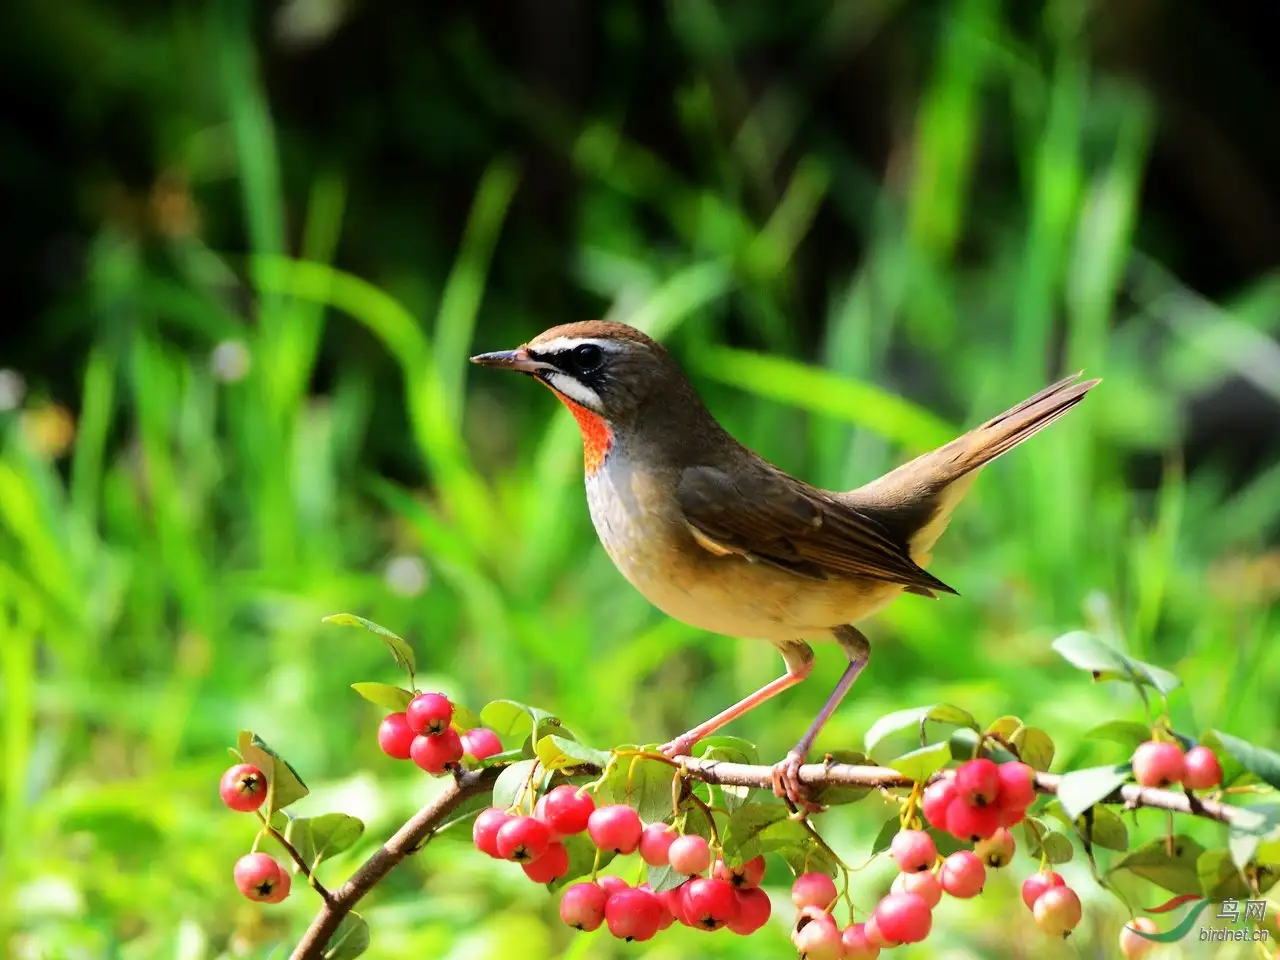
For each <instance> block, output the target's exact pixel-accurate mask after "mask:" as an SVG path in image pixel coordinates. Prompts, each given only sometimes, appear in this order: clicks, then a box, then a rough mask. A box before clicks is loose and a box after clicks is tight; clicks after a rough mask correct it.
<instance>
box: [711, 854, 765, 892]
mask: <svg viewBox="0 0 1280 960" xmlns="http://www.w3.org/2000/svg"><path fill="white" fill-rule="evenodd" d="M764 871H765V863H764V857H763V856H759V857H752V858H751V859H750V860H748V861H747V862H746V863H740V864H738V865H737V866H736V867H731V866H729V865H728V864H726V863H725V862H724V861H723V860H720V859H717V860H716V863H715V866H714V867H713V868H712V870H711V875H712V876H713V877H718V878H719V879H721V880H728V881H729V882H730V883H732V884H733V885H734V886H735V887H737V888H738V889H739V890H751V889H753V888H755V887H758V886H760V883H761V881H763V880H764Z"/></svg>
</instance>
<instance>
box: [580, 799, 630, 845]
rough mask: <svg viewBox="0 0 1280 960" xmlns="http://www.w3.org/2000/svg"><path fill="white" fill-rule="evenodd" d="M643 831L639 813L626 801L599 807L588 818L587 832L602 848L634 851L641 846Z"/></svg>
mask: <svg viewBox="0 0 1280 960" xmlns="http://www.w3.org/2000/svg"><path fill="white" fill-rule="evenodd" d="M643 832H644V827H643V825H642V824H641V823H640V816H639V814H637V813H636V812H635V811H634V810H632V809H631V808H630V807H628V806H627V805H626V804H624V803H615V804H611V805H610V806H607V807H597V808H596V809H595V810H594V811H593V812H592V814H591V816H590V817H588V818H587V833H589V834H590V835H591V840H592V842H593V843H594V844H595V845H596V846H597V847H599V848H600V849H601V850H612V851H613V852H614V853H622V854H627V853H633V852H635V849H636V847H638V846H640V834H641V833H643Z"/></svg>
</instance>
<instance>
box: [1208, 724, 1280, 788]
mask: <svg viewBox="0 0 1280 960" xmlns="http://www.w3.org/2000/svg"><path fill="white" fill-rule="evenodd" d="M1201 740H1202V742H1204V744H1205V746H1207V747H1209V749H1210V750H1213V751H1214V752H1215V753H1217V754H1218V755H1219V757H1220V758H1221V753H1222V751H1225V752H1226V753H1227V754H1228V755H1229V756H1230V757H1231V758H1232V759H1233V760H1235V761H1236V762H1237V763H1238V764H1240V766H1242V767H1243V768H1244V769H1245V770H1248V771H1249V772H1250V773H1252V774H1255V775H1256V776H1257V777H1258V778H1259V779H1261V780H1262V781H1263V782H1264V783H1268V784H1270V785H1271V786H1273V787H1275V788H1276V789H1277V790H1280V753H1274V752H1273V751H1271V750H1268V749H1266V748H1265V747H1257V746H1254V745H1253V744H1252V743H1249V742H1248V741H1247V740H1241V739H1240V738H1239V737H1233V736H1231V734H1229V733H1223V732H1222V731H1221V730H1210V731H1209V732H1208V733H1207V734H1206V735H1205V736H1204V737H1202V738H1201ZM1223 772H1224V774H1225V772H1226V771H1225V770H1224V771H1223Z"/></svg>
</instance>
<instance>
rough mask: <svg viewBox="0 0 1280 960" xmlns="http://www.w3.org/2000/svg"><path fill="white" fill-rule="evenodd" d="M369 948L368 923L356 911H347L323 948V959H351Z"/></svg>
mask: <svg viewBox="0 0 1280 960" xmlns="http://www.w3.org/2000/svg"><path fill="white" fill-rule="evenodd" d="M368 949H369V925H368V924H367V923H365V922H364V917H362V916H360V914H358V913H348V914H347V915H346V916H345V917H343V918H342V922H341V923H340V924H338V929H337V930H335V931H333V936H332V937H331V938H330V939H329V943H328V945H327V946H326V947H325V948H324V955H323V956H324V960H353V958H355V957H358V956H360V954H362V953H364V952H365V951H366V950H368Z"/></svg>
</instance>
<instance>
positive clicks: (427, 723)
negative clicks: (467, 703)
mask: <svg viewBox="0 0 1280 960" xmlns="http://www.w3.org/2000/svg"><path fill="white" fill-rule="evenodd" d="M452 724H453V704H452V703H450V702H449V698H448V697H446V696H445V695H444V694H443V693H420V694H418V695H417V696H416V697H414V698H413V699H412V700H411V701H409V705H408V706H407V707H405V709H404V712H403V713H393V714H390V715H389V716H387V717H386V718H385V719H384V720H383V721H382V723H381V724H380V725H379V726H378V746H380V747H381V748H382V752H383V753H385V754H386V755H387V756H389V757H392V758H393V759H396V760H412V761H413V762H414V763H416V764H417V765H418V766H420V767H421V768H422V769H423V770H425V771H427V773H429V774H432V775H433V776H440V775H441V774H443V773H445V772H446V771H448V770H453V769H455V768H456V767H457V766H458V763H459V762H460V761H461V760H462V758H463V756H464V755H466V756H472V757H475V758H476V759H477V760H483V759H485V758H486V757H491V756H493V755H494V754H496V753H501V752H502V742H501V741H500V740H499V739H498V735H497V734H496V733H494V732H493V731H492V730H489V729H486V728H485V727H476V728H475V729H474V730H467V731H464V732H463V733H458V731H457V730H455V729H454V727H453V726H452Z"/></svg>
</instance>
